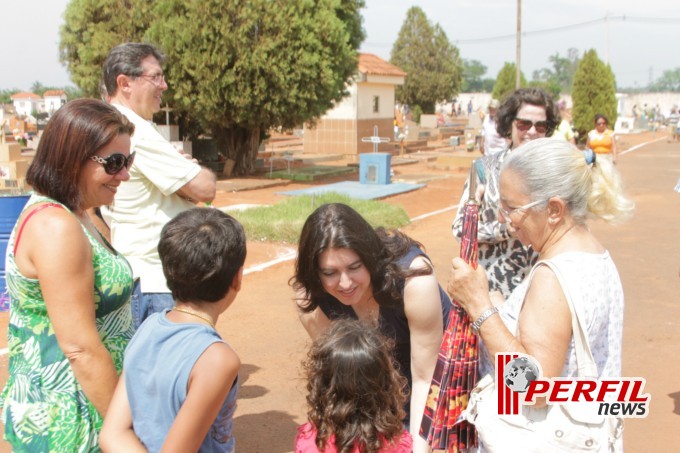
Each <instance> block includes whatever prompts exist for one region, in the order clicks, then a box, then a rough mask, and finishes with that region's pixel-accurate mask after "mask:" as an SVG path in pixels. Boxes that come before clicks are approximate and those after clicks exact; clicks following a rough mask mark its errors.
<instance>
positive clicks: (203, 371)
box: [99, 208, 246, 452]
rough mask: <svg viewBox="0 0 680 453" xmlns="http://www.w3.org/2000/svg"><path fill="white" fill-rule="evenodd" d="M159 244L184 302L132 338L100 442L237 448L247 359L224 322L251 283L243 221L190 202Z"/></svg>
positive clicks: (123, 446)
mask: <svg viewBox="0 0 680 453" xmlns="http://www.w3.org/2000/svg"><path fill="white" fill-rule="evenodd" d="M158 252H159V255H160V257H161V261H162V263H163V272H164V274H165V278H166V279H167V283H168V287H169V288H170V290H171V291H172V296H173V299H174V300H175V306H174V307H173V308H172V309H167V310H165V311H163V312H159V313H154V314H153V315H151V316H150V317H149V318H147V319H146V320H145V321H144V322H143V323H142V325H141V326H140V327H139V330H137V332H136V333H135V335H134V337H133V338H132V340H131V341H130V343H129V345H128V347H127V349H126V351H125V360H124V363H123V374H122V375H121V378H120V380H119V381H118V386H117V388H116V391H115V394H114V396H113V400H112V401H111V404H110V405H109V409H108V412H107V414H106V418H105V421H104V426H103V428H102V431H101V435H100V438H99V443H100V446H101V447H102V450H104V451H107V452H109V451H121V452H132V451H151V452H155V451H160V450H161V448H163V447H164V446H165V447H167V446H172V449H173V450H176V451H199V452H233V451H234V448H235V442H234V438H233V436H232V431H233V416H234V411H235V409H236V392H237V377H238V370H239V367H240V364H241V362H240V360H239V357H238V355H236V353H235V352H234V350H233V349H231V347H230V346H229V345H228V344H227V343H225V342H224V341H223V340H222V337H220V335H219V334H218V333H217V331H216V330H215V323H216V322H217V319H218V317H219V316H220V314H222V313H223V312H224V311H225V310H226V309H227V308H228V307H229V306H230V305H231V303H232V302H233V301H234V299H235V298H236V295H237V293H238V292H239V290H240V289H241V281H242V278H243V263H244V261H245V257H246V238H245V234H244V232H243V228H242V226H241V225H240V224H239V223H238V221H237V220H235V219H234V218H233V217H231V216H229V215H227V214H225V213H223V212H221V211H220V210H218V209H209V208H194V209H190V210H188V211H185V212H182V213H181V214H179V215H177V216H176V217H175V218H174V219H172V220H171V221H170V222H168V223H167V224H166V226H165V227H164V228H163V231H162V233H161V239H160V242H159V243H158ZM133 426H134V429H133Z"/></svg>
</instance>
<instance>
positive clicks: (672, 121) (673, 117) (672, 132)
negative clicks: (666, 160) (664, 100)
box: [667, 106, 680, 143]
mask: <svg viewBox="0 0 680 453" xmlns="http://www.w3.org/2000/svg"><path fill="white" fill-rule="evenodd" d="M678 119H680V114H678V110H677V108H676V107H675V106H673V107H672V108H671V113H670V115H668V120H667V124H668V140H667V142H668V143H670V142H671V141H677V140H678V126H680V124H679V122H678Z"/></svg>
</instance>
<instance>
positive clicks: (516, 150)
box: [0, 43, 633, 453]
mask: <svg viewBox="0 0 680 453" xmlns="http://www.w3.org/2000/svg"><path fill="white" fill-rule="evenodd" d="M163 63H164V56H163V54H162V53H161V52H160V51H159V50H158V49H156V48H155V47H153V46H151V45H148V44H141V43H125V44H121V45H119V46H117V47H115V48H113V49H112V50H111V51H110V53H109V55H108V57H107V59H106V61H105V63H104V67H103V77H102V80H103V82H102V100H93V99H82V100H77V101H72V102H69V103H67V104H66V105H64V106H63V107H62V108H61V109H59V110H58V111H57V112H56V113H55V114H54V116H53V117H52V119H51V120H50V121H49V123H48V125H47V127H46V129H45V131H44V134H43V136H42V139H41V141H40V144H39V146H38V149H37V152H36V156H35V159H34V161H33V163H32V164H31V166H30V168H29V171H28V175H27V179H28V183H29V184H30V185H31V186H32V187H33V188H34V194H33V195H32V196H31V197H30V199H29V201H28V203H27V205H26V207H25V208H24V210H23V212H22V213H21V215H20V216H19V218H18V220H17V222H16V226H15V227H14V229H13V231H12V233H11V236H10V239H9V242H8V247H7V286H8V291H9V296H10V319H9V327H8V340H9V341H8V345H9V346H8V348H9V374H8V380H7V383H6V385H5V388H4V390H3V391H2V394H1V395H0V406H1V408H2V422H3V424H4V437H5V439H6V440H7V441H8V442H9V443H10V444H11V446H12V449H13V450H14V451H54V452H72V451H98V450H99V449H101V450H103V451H107V452H109V451H111V452H114V451H121V452H133V451H170V450H172V451H187V452H188V451H205V452H208V451H210V452H232V451H235V449H236V445H237V444H238V439H235V437H234V429H233V425H234V414H235V413H236V411H237V400H238V387H239V376H238V375H239V369H240V366H241V359H240V357H239V355H238V354H237V353H236V351H234V349H233V348H232V347H231V346H230V345H229V344H228V343H227V342H226V341H225V339H224V338H223V337H222V336H221V335H220V333H219V332H218V331H217V329H216V323H217V321H218V319H219V318H220V317H221V316H223V314H224V313H225V311H226V310H227V309H228V308H229V307H230V306H231V305H232V304H233V303H234V301H235V299H236V298H237V296H238V294H239V292H240V290H241V288H242V285H243V270H244V262H245V258H246V236H245V233H244V229H243V227H242V225H241V224H240V223H239V222H238V221H237V220H236V219H235V218H233V217H232V216H230V215H228V214H225V213H223V212H222V211H220V210H219V209H211V208H209V207H205V206H200V204H201V203H205V202H210V201H212V200H213V199H214V197H215V193H216V182H215V175H214V174H213V173H212V172H211V171H209V170H207V169H205V168H203V167H201V166H200V165H198V163H197V162H196V161H195V160H194V159H192V158H191V156H188V155H185V154H183V153H181V152H178V151H176V150H175V148H174V147H173V146H172V145H171V144H170V143H169V142H168V141H167V140H166V139H165V138H163V137H162V136H161V134H160V133H159V132H158V130H157V128H156V126H155V125H154V123H153V122H152V117H153V114H154V113H156V112H158V111H159V110H160V105H161V98H162V94H163V92H164V91H165V90H167V88H168V85H167V83H166V80H165V75H164V72H163ZM488 107H489V116H488V117H487V118H485V120H484V126H483V129H484V141H483V149H484V155H483V157H482V158H481V159H480V162H479V164H478V166H479V168H478V171H477V172H476V176H474V173H473V176H471V177H472V178H477V179H478V180H475V181H471V180H470V179H468V180H467V181H466V182H465V185H464V188H463V197H462V199H461V203H460V206H461V207H463V206H465V204H466V202H467V200H468V199H470V198H475V199H476V200H478V201H479V221H478V233H477V237H476V238H473V239H476V240H477V241H478V242H479V259H478V261H479V264H480V266H479V268H477V269H475V268H474V267H473V266H471V265H470V264H468V263H466V262H465V261H464V260H462V259H461V258H453V259H452V262H451V269H450V277H449V280H448V284H447V285H446V288H443V287H442V286H440V285H439V283H438V281H437V278H436V276H435V270H434V264H433V262H432V261H431V260H430V258H429V256H428V255H427V253H426V252H425V250H424V248H423V246H422V244H420V243H419V242H417V241H415V240H414V239H412V238H411V237H409V236H408V235H406V234H404V233H403V232H400V231H397V230H386V229H384V228H381V227H377V228H376V227H373V226H371V225H370V224H369V223H368V222H367V221H366V220H365V219H364V218H363V217H362V215H361V214H360V213H358V212H357V211H356V210H354V209H353V208H352V207H350V206H348V205H345V204H342V203H331V204H324V205H322V206H320V207H318V208H317V209H316V210H315V211H314V212H313V213H312V214H311V215H310V216H309V217H308V218H307V219H306V221H305V223H304V226H303V228H302V231H301V234H300V239H299V243H298V255H297V259H296V262H295V269H294V274H293V276H292V277H291V279H290V282H289V283H290V285H291V286H292V288H293V289H294V290H295V298H294V299H295V300H294V303H295V306H296V308H297V310H298V313H299V316H300V320H301V324H302V326H301V328H304V329H305V330H306V331H307V333H308V334H309V336H310V338H311V340H312V346H311V348H310V349H309V352H308V355H307V357H306V359H305V361H304V364H303V368H304V377H305V379H306V392H307V397H306V401H307V403H308V412H307V416H308V417H307V421H306V422H305V423H304V424H302V425H301V426H300V427H299V428H298V430H297V433H291V437H290V439H281V445H283V446H291V447H292V446H294V450H295V451H296V452H302V453H307V452H326V453H328V452H336V451H337V452H371V453H373V452H392V453H407V452H412V451H413V452H428V451H430V446H429V445H428V443H427V442H426V440H425V439H424V438H423V437H422V436H421V433H420V427H421V422H422V418H423V413H424V409H425V407H426V404H428V394H429V392H430V389H431V381H432V378H433V374H434V371H435V368H436V364H437V360H438V356H439V351H440V347H441V345H442V340H443V338H444V332H445V330H446V329H447V328H449V327H450V326H448V325H447V322H448V320H449V319H450V312H451V310H452V307H453V302H452V300H455V301H456V302H455V303H456V304H459V306H460V307H462V309H463V310H464V311H465V312H466V313H467V315H468V316H469V318H470V320H471V321H473V322H474V323H473V327H474V331H475V332H476V333H477V334H478V335H479V339H480V343H481V345H482V347H481V365H480V376H481V375H483V374H485V373H489V374H490V375H492V376H495V373H494V371H493V369H494V357H495V354H496V353H499V352H512V353H518V354H527V355H530V356H532V357H534V358H535V359H536V360H537V361H538V362H539V364H540V367H541V369H542V370H543V376H544V377H547V378H552V377H559V376H561V377H565V378H574V379H576V378H579V377H580V373H579V367H578V364H577V363H576V360H577V359H576V357H577V351H575V350H574V347H573V334H572V314H571V311H570V307H575V309H576V310H577V311H578V313H580V314H581V316H583V319H582V321H583V325H584V326H586V327H585V330H586V331H585V336H586V341H587V344H588V345H589V347H590V349H591V350H592V355H593V357H594V361H595V362H596V364H597V376H596V377H597V378H617V377H620V376H621V344H622V329H623V290H622V286H621V281H620V279H619V275H618V272H617V270H616V266H615V265H614V262H613V260H612V257H611V256H610V254H609V252H608V251H607V250H606V249H605V247H604V246H603V245H602V244H601V243H600V242H599V241H598V239H597V238H596V237H595V235H594V234H593V233H592V232H591V231H590V229H589V228H588V226H587V219H589V218H600V219H604V220H606V221H610V222H613V221H617V220H621V219H624V218H626V217H627V216H629V215H630V213H631V211H632V209H633V204H632V202H631V201H630V200H628V199H627V198H626V197H625V196H624V194H623V190H622V187H621V181H620V177H619V175H618V173H617V171H616V168H615V167H614V166H613V164H614V163H616V158H617V151H616V143H615V140H613V139H612V134H611V130H610V129H609V128H608V120H607V118H606V117H604V116H603V115H598V116H596V118H595V128H594V130H593V131H591V133H589V134H588V142H587V146H588V147H590V148H592V150H593V151H594V153H584V152H583V151H581V150H579V149H577V148H576V147H575V146H574V144H573V143H574V137H573V134H572V135H570V130H569V129H570V128H569V127H568V124H567V125H566V126H564V127H562V126H563V124H562V123H563V122H564V121H567V122H568V121H569V119H568V113H567V112H566V111H565V110H564V109H563V114H562V116H560V112H559V109H558V106H556V105H555V103H554V102H553V100H552V98H551V97H550V96H549V95H548V94H547V93H546V92H545V91H543V90H541V89H538V88H524V89H519V90H516V91H515V92H513V93H512V94H511V95H509V96H508V97H507V98H506V99H505V100H504V101H503V102H502V103H501V102H498V101H496V100H492V101H491V103H490V104H489V106H488ZM471 108H472V104H471V102H470V103H469V104H468V114H471ZM555 133H559V134H564V137H563V138H564V140H556V139H554V138H550V137H551V136H552V135H553V134H555ZM591 134H592V135H591ZM473 182H474V183H475V184H472V183H473ZM472 186H476V187H477V190H475V191H474V193H470V191H471V189H470V188H471V187H472ZM97 212H100V213H101V218H99V217H97ZM102 221H103V222H105V223H100V222H102ZM464 222H465V217H464V213H463V208H460V209H459V211H458V212H457V214H456V216H455V218H454V219H453V224H452V230H453V235H454V237H455V238H456V239H457V240H461V239H462V238H463V224H464ZM97 225H107V226H108V227H110V240H108V239H107V234H105V232H102V231H100V230H99V229H98V227H97ZM441 234H447V233H446V232H444V231H442V232H441ZM430 403H431V402H430ZM537 410H545V411H547V410H548V408H546V407H543V408H539V409H537ZM518 429H519V428H518ZM564 429H565V430H568V429H570V427H568V426H567V427H565V428H564ZM528 439H530V440H529V442H531V443H533V445H534V446H535V447H536V448H539V447H537V446H540V445H543V444H541V442H543V440H540V439H539V438H538V437H529V438H528ZM496 440H498V439H496ZM484 442H485V441H484V439H482V445H481V448H482V449H483V448H484ZM612 445H614V446H615V447H616V448H617V449H618V448H620V439H613V440H612ZM514 447H515V446H514V445H513V448H514ZM286 448H287V447H286ZM536 448H535V449H536ZM546 448H547V447H546ZM537 451H538V450H537ZM543 451H547V450H543Z"/></svg>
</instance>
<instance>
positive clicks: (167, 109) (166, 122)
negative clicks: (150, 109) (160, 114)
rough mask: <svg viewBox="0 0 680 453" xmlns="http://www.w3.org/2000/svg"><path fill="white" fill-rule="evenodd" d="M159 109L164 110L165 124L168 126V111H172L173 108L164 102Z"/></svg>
mask: <svg viewBox="0 0 680 453" xmlns="http://www.w3.org/2000/svg"><path fill="white" fill-rule="evenodd" d="M161 110H162V111H164V112H165V124H166V125H167V126H170V112H172V111H173V109H171V108H170V107H168V104H165V107H163V108H161Z"/></svg>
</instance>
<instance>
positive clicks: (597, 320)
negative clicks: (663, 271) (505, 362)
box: [478, 252, 623, 378]
mask: <svg viewBox="0 0 680 453" xmlns="http://www.w3.org/2000/svg"><path fill="white" fill-rule="evenodd" d="M550 261H551V262H552V263H553V264H555V266H556V267H557V268H558V269H559V270H560V272H561V273H562V276H563V278H564V280H565V282H566V285H567V286H568V290H569V292H570V293H571V296H572V300H573V301H574V304H575V305H576V306H577V307H578V310H579V313H582V314H583V316H584V317H585V320H584V324H585V329H586V331H587V336H588V344H589V345H590V349H591V352H592V354H593V358H594V359H595V364H596V365H597V371H598V375H599V377H600V378H605V377H620V376H621V343H622V340H623V288H622V286H621V279H620V278H619V273H618V271H617V270H616V266H615V265H614V262H613V261H612V259H611V257H610V256H609V252H604V253H601V254H596V253H585V252H567V253H562V254H560V255H558V256H556V257H554V258H552V259H551V260H550ZM529 284H530V281H529V278H527V279H525V280H524V281H523V282H522V283H521V284H520V285H519V286H518V287H517V288H516V289H515V290H514V291H513V292H512V295H511V296H510V298H509V299H508V300H507V301H506V303H505V304H503V305H502V306H501V307H500V311H499V314H500V316H501V319H502V320H503V323H504V324H505V326H506V327H507V328H508V330H510V331H511V332H514V333H515V334H516V333H517V331H518V320H519V313H520V310H521V309H522V304H523V302H524V297H525V295H526V292H527V289H528V288H529ZM508 352H511V351H508ZM493 370H494V358H490V357H489V354H488V352H487V351H486V348H484V342H483V341H482V342H481V348H480V368H479V373H478V374H479V376H484V375H485V374H488V373H492V372H493ZM577 375H578V367H577V364H576V353H575V351H574V339H573V337H572V339H571V342H570V344H569V350H568V352H567V361H566V362H565V364H564V369H563V370H562V374H561V376H563V377H572V376H577Z"/></svg>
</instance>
